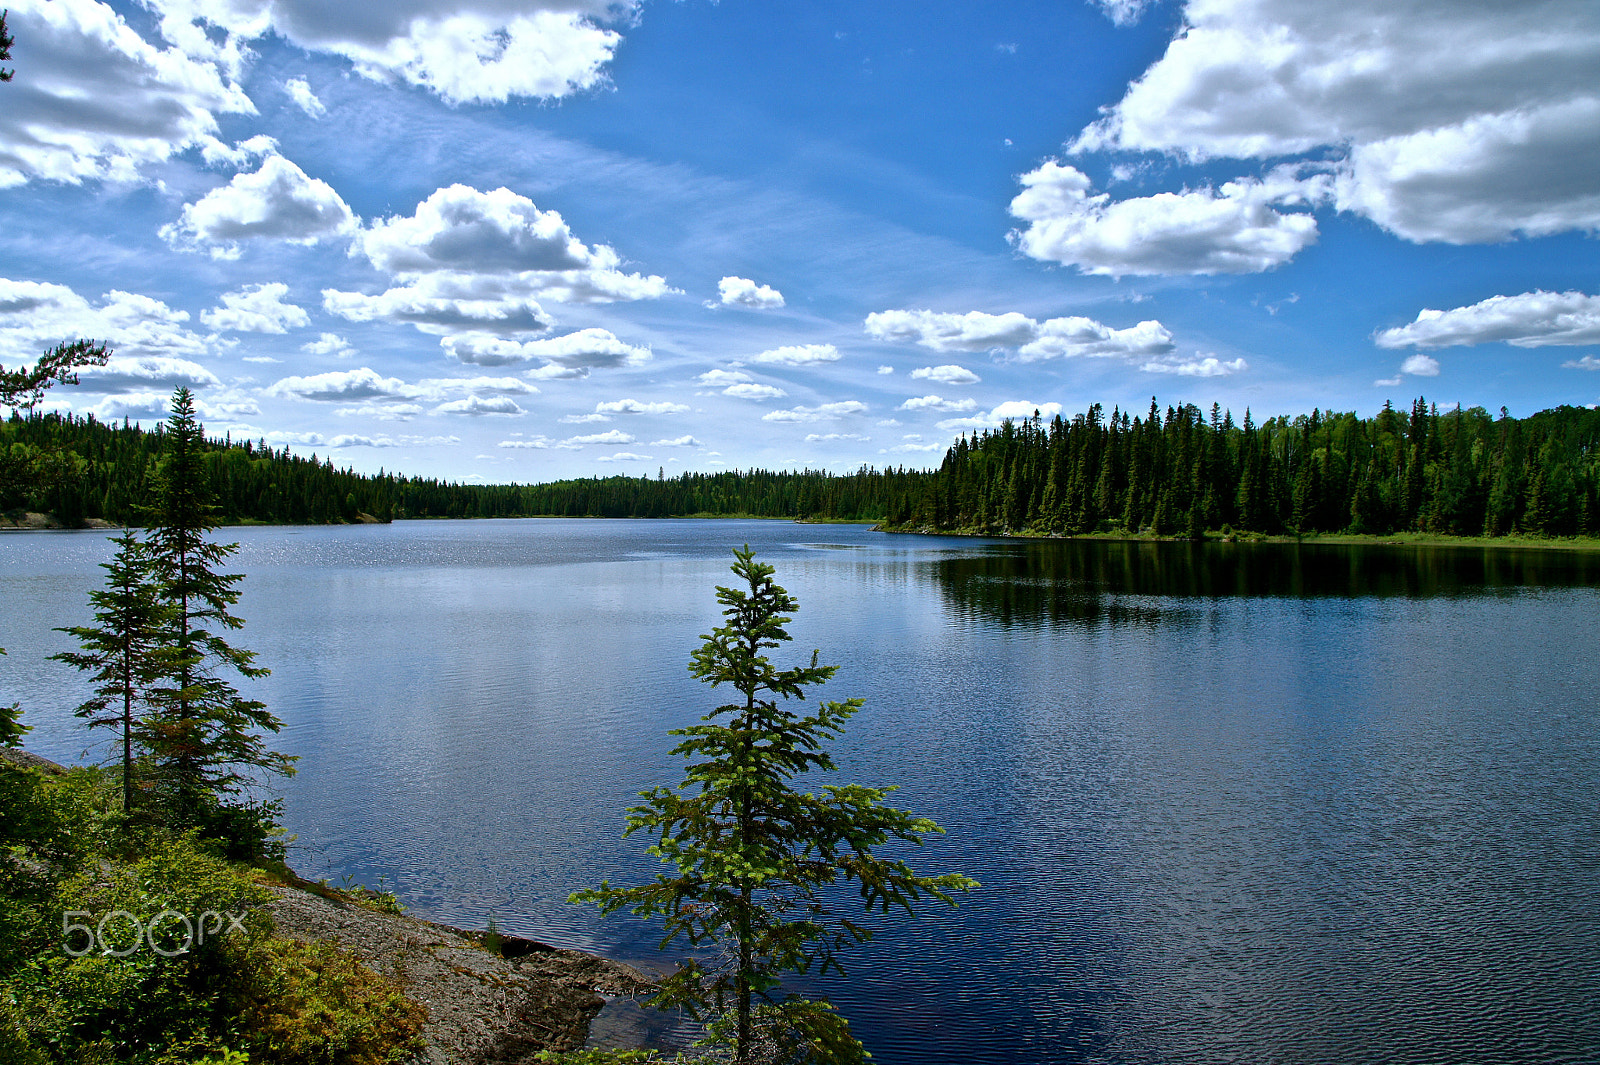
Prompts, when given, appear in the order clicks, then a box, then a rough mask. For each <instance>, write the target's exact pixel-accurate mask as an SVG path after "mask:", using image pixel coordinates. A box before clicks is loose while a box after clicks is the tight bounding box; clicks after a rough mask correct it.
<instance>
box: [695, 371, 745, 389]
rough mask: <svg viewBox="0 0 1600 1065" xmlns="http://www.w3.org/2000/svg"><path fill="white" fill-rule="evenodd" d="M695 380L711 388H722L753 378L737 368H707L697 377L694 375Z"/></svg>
mask: <svg viewBox="0 0 1600 1065" xmlns="http://www.w3.org/2000/svg"><path fill="white" fill-rule="evenodd" d="M695 380H696V381H698V382H699V383H700V384H703V385H707V386H709V387H711V388H723V387H725V386H727V385H740V384H744V383H745V382H747V381H752V380H754V378H752V377H751V376H750V375H749V374H747V373H742V372H740V371H738V370H707V371H706V372H705V373H703V374H701V375H700V376H699V377H696V378H695Z"/></svg>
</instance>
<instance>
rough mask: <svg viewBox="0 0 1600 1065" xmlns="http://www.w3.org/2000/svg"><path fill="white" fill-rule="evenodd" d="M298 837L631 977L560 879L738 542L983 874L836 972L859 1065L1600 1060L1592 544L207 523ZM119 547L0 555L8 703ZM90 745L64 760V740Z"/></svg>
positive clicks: (617, 844)
mask: <svg viewBox="0 0 1600 1065" xmlns="http://www.w3.org/2000/svg"><path fill="white" fill-rule="evenodd" d="M225 535H226V536H227V538H229V539H237V540H238V541H239V542H240V544H241V548H240V551H239V553H238V555H237V556H235V558H236V562H237V565H236V567H235V569H236V570H237V571H238V572H243V573H246V574H248V578H247V580H246V581H245V584H244V597H243V599H242V601H241V602H240V604H239V608H238V612H239V614H240V615H241V616H242V617H244V618H246V619H247V620H248V625H247V626H246V628H245V629H244V630H243V631H242V633H241V634H240V636H239V639H238V642H239V643H240V644H241V645H242V646H246V647H249V648H252V649H254V650H256V651H258V652H259V653H260V661H261V663H262V664H264V665H267V666H269V667H271V669H272V670H273V673H272V676H271V677H270V678H268V679H266V680H265V681H263V682H261V683H259V684H258V685H254V686H252V689H251V693H252V694H254V695H256V696H257V697H259V698H262V699H264V700H266V701H267V702H268V704H269V705H270V706H271V707H272V709H273V710H274V711H275V712H276V713H277V714H278V715H279V716H280V717H281V718H282V719H283V721H284V722H285V728H284V731H283V733H282V734H281V735H280V736H279V737H278V740H279V742H278V747H279V748H280V749H282V750H285V751H288V752H291V753H296V754H299V755H300V774H299V775H298V776H297V777H295V778H294V779H293V780H291V781H289V782H287V784H286V785H285V786H284V788H283V794H284V796H285V798H286V801H287V811H286V812H287V818H286V819H287V823H288V827H289V829H290V830H291V831H293V832H295V833H297V834H298V837H299V839H298V842H297V843H296V845H295V847H294V850H293V852H292V856H291V861H292V863H293V864H295V865H296V866H297V867H298V868H299V869H300V871H301V872H302V873H304V874H305V875H309V876H313V877H319V876H321V877H328V878H329V879H331V880H333V881H334V882H335V883H337V882H338V881H339V880H340V879H341V878H342V877H344V876H346V875H349V876H352V877H353V878H354V879H356V880H358V881H360V882H363V883H366V884H369V885H371V884H376V883H378V882H379V881H380V880H382V881H383V882H385V883H387V884H388V885H390V886H392V887H393V888H395V889H396V890H397V891H398V893H399V895H400V897H401V899H402V900H403V901H404V902H405V903H406V904H407V905H408V906H409V907H410V908H411V909H412V910H413V911H415V912H418V913H420V914H422V915H424V916H431V917H435V918H437V919H440V920H444V921H447V922H450V923H453V924H460V925H469V926H479V927H481V926H482V925H483V923H484V922H485V921H486V920H487V919H488V918H489V917H490V916H491V915H493V916H494V917H495V919H496V920H497V922H498V923H499V925H500V927H501V928H502V929H504V930H506V931H511V932H515V933H518V934H521V935H525V936H529V937H532V938H536V939H540V940H544V941H546V942H550V943H556V944H560V945H563V946H572V947H579V948H583V949H589V950H595V951H598V952H601V953H607V954H611V955H614V956H618V957H624V958H631V959H645V958H648V957H649V956H650V953H651V952H652V950H653V948H654V938H653V936H652V932H653V930H654V929H653V926H649V925H646V924H644V923H643V922H640V921H637V920H634V919H629V918H620V917H619V918H614V919H608V920H603V921H602V920H600V919H599V918H597V917H596V916H595V915H594V914H593V912H592V911H587V910H583V909H580V908H577V907H573V906H569V905H568V904H567V903H566V902H565V899H566V896H567V894H568V893H569V892H571V891H574V890H576V889H579V888H582V887H587V886H590V885H593V884H596V883H598V882H599V881H600V879H601V878H602V877H610V878H611V879H612V880H613V882H620V883H638V882H640V881H642V880H644V879H645V878H647V877H650V876H653V875H654V872H655V868H656V866H655V863H654V860H653V859H651V858H649V857H648V856H647V855H645V854H644V853H643V850H644V847H645V846H646V844H647V841H644V840H630V841H624V840H622V839H621V838H620V832H621V829H622V826H623V810H624V808H625V807H626V806H628V805H629V804H630V802H631V800H632V799H633V796H634V793H635V792H637V791H639V790H640V789H641V788H645V787H649V786H652V785H655V784H668V783H675V782H676V781H677V780H678V779H679V772H680V766H679V764H678V763H676V762H675V761H674V760H673V759H671V758H669V757H668V755H667V751H668V749H669V748H670V747H671V746H672V742H673V741H672V739H671V738H670V737H668V736H667V735H666V730H667V729H669V728H677V727H682V726H684V725H687V724H690V723H691V722H693V721H694V720H695V719H696V718H697V717H699V715H701V714H702V713H704V712H706V710H708V709H709V708H711V707H712V706H714V705H715V704H716V703H717V702H720V701H721V699H720V698H716V697H715V696H713V693H712V692H711V691H710V690H709V689H708V688H706V687H705V686H703V685H701V684H698V683H696V682H694V681H693V680H692V679H691V678H690V677H689V676H688V674H687V671H686V668H685V667H686V663H687V661H688V656H689V652H690V650H691V649H692V648H693V647H695V646H696V645H697V643H698V642H699V641H698V634H700V633H704V632H707V631H709V629H710V627H711V626H712V625H713V624H715V623H716V622H717V620H718V615H717V608H716V603H715V600H714V592H713V586H714V585H715V584H718V583H727V581H728V580H729V579H731V575H730V574H729V573H728V572H727V569H726V567H727V564H728V563H729V562H730V561H731V556H730V555H729V549H730V548H731V547H733V546H736V545H738V544H741V543H744V542H747V541H748V542H749V543H750V544H751V545H752V546H754V547H755V548H756V549H757V552H758V557H760V558H762V559H763V560H765V561H767V562H770V563H772V564H774V565H776V566H777V568H778V580H779V582H780V583H781V584H783V585H785V586H786V587H787V588H788V589H789V590H790V591H791V592H793V593H794V594H795V595H797V596H798V597H799V599H800V604H801V610H800V613H799V615H798V616H797V617H796V620H795V622H794V624H793V625H792V626H791V632H792V633H793V634H794V636H795V637H796V639H795V643H794V644H793V645H792V647H793V649H794V653H793V655H792V656H791V657H794V658H798V657H799V656H800V655H801V654H803V653H806V654H808V653H809V651H810V649H811V648H813V647H817V648H821V650H822V658H823V661H824V662H831V663H836V664H838V665H839V667H840V669H839V673H838V675H837V677H836V678H835V679H834V681H833V682H832V683H831V684H830V685H829V686H828V688H827V690H826V696H827V697H830V698H845V697H848V696H861V697H864V698H865V699H866V702H867V706H866V709H865V710H864V711H862V712H861V713H860V714H859V715H858V716H857V717H856V718H855V720H854V722H853V724H852V727H851V728H850V730H849V732H848V733H847V734H846V735H845V737H844V738H843V739H842V740H841V742H840V744H839V746H838V749H837V761H838V763H839V766H840V774H839V775H840V776H841V777H844V778H847V779H849V780H852V781H858V782H860V783H866V784H889V783H897V784H900V785H901V789H900V790H899V791H898V792H896V793H895V796H894V798H895V801H896V803H897V805H901V806H904V807H907V808H910V809H912V810H915V811H917V812H919V813H922V814H926V815H928V816H931V817H933V818H934V819H935V820H937V821H938V822H939V823H940V824H941V825H943V826H944V827H945V828H946V829H947V830H948V833H949V834H948V835H947V836H944V837H938V838H936V839H935V840H933V841H932V842H931V843H930V844H929V845H928V846H926V847H924V848H922V849H921V851H920V852H918V853H917V854H916V856H915V861H916V863H917V864H918V866H919V868H920V869H921V870H923V871H927V872H947V871H959V872H964V873H966V874H968V875H971V876H974V877H976V878H977V879H979V880H980V881H982V882H983V887H982V889H981V890H979V891H977V892H975V893H973V894H972V895H971V896H970V897H969V898H968V899H967V900H966V901H965V902H964V903H963V904H962V906H961V907H960V908H959V909H957V910H953V911H951V910H945V909H943V908H939V909H934V908H927V909H926V910H925V911H924V912H923V914H922V916H921V917H920V919H919V920H916V921H906V920H898V921H894V920H887V921H884V922H883V923H882V931H881V932H880V934H879V935H878V937H877V938H876V939H874V940H873V942H871V943H870V944H867V945H866V946H864V947H862V948H859V949H858V950H857V951H856V952H855V953H854V955H853V957H851V958H847V960H846V965H847V968H848V970H849V973H850V978H849V979H848V980H844V981H841V980H837V979H830V980H828V981H825V982H823V983H821V984H817V985H811V987H810V988H809V990H813V991H824V992H826V993H828V994H830V995H831V996H832V997H833V999H834V1000H835V1002H836V1003H837V1004H838V1005H839V1006H840V1007H841V1009H842V1011H843V1012H844V1013H845V1014H846V1015H847V1016H848V1017H849V1018H850V1019H851V1022H852V1026H853V1028H854V1029H855V1031H856V1033H857V1035H858V1036H859V1037H861V1038H862V1039H863V1040H865V1041H866V1043H867V1045H868V1048H869V1049H870V1050H871V1051H872V1053H873V1055H874V1059H875V1060H876V1061H878V1062H881V1063H884V1065H910V1063H913V1062H915V1063H930V1065H936V1063H956V1062H960V1063H963V1065H973V1063H977V1065H987V1063H996V1065H998V1063H1002V1062H1005V1063H1009V1062H1041V1063H1066V1062H1130V1063H1132V1062H1138V1063H1144V1062H1150V1063H1156V1062H1195V1063H1207V1065H1209V1063H1217V1062H1245V1063H1266V1062H1319V1063H1343V1062H1440V1063H1456V1062H1496V1063H1500V1062H1509V1061H1517V1062H1568V1061H1573V1062H1576V1061H1587V1062H1593V1061H1596V1060H1600V886H1597V885H1600V725H1597V723H1596V722H1597V712H1596V711H1597V709H1600V707H1597V696H1600V654H1597V649H1600V558H1595V557H1584V556H1580V555H1572V554H1561V553H1556V552H1498V551H1495V552H1487V551H1480V550H1476V549H1462V548H1455V549H1431V550H1430V549H1417V548H1377V547H1369V548H1362V549H1352V548H1337V547H1316V548H1312V547H1305V548H1299V549H1296V548H1295V547H1294V546H1292V545H1282V546H1267V545H1221V544H1218V545H1207V546H1204V547H1199V546H1191V545H1186V544H1161V545H1155V544H1144V545H1134V544H1105V543H1081V542H1080V543H1002V542H995V541H975V540H956V539H945V538H934V537H910V536H885V535H882V534H877V533H873V532H870V531H868V530H867V529H865V528H863V527H855V526H798V525H792V524H787V523H778V522H690V521H678V522H622V521H612V522H602V521H525V522H470V523H469V522H452V523H445V522H433V523H421V522H412V523H400V524H396V525H392V526H371V527H354V528H273V529H241V530H227V531H225ZM108 556H109V550H108V548H107V545H106V540H105V537H104V536H103V535H101V534H91V533H60V534H9V535H4V536H0V610H3V614H0V645H3V646H5V647H7V648H8V650H9V651H10V656H9V657H8V658H5V659H0V698H3V699H4V700H5V701H6V702H10V701H11V700H12V699H21V700H22V701H23V703H24V705H25V706H26V708H27V717H26V718H25V720H28V721H31V722H32V723H33V724H34V725H35V726H36V729H35V732H34V733H33V735H32V736H31V737H30V741H31V742H30V746H31V747H32V748H33V749H35V750H38V751H39V752H40V753H43V754H46V755H49V756H52V757H56V758H58V759H64V760H71V759H74V758H76V757H78V756H79V754H80V752H82V751H83V750H84V747H85V735H84V733H83V732H82V731H80V730H79V729H77V728H76V727H75V722H74V719H73V718H72V717H71V714H70V707H71V706H72V705H74V704H75V703H76V702H77V701H78V700H79V699H80V698H82V695H81V694H80V692H81V690H82V689H81V685H80V684H79V682H78V680H77V677H76V675H75V674H73V673H72V672H71V671H70V670H67V669H66V668H65V667H62V666H59V665H57V664H54V663H49V662H46V661H43V656H44V655H46V654H49V653H51V652H53V651H57V650H62V649H66V648H67V647H68V643H67V642H66V640H65V638H64V637H62V636H61V635H60V634H58V633H53V632H50V631H49V629H50V627H51V626H56V625H70V624H81V623H84V622H85V621H86V620H87V619H88V606H87V599H86V592H87V590H88V589H89V587H91V586H92V585H96V584H98V582H99V579H100V575H101V571H100V570H98V569H96V565H97V563H99V562H101V561H103V560H105V558H107V557H108ZM93 756H94V755H93V752H91V757H93Z"/></svg>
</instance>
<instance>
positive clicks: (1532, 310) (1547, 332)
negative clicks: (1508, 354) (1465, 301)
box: [1374, 289, 1600, 351]
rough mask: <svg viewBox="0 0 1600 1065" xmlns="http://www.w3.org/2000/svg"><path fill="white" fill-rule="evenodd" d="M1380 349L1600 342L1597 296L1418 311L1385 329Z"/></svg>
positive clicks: (1495, 300) (1538, 297) (1533, 295)
mask: <svg viewBox="0 0 1600 1065" xmlns="http://www.w3.org/2000/svg"><path fill="white" fill-rule="evenodd" d="M1374 339H1375V342H1376V343H1377V345H1378V347H1380V348H1404V347H1416V348H1421V349H1424V350H1430V351H1431V350H1433V349H1436V348H1448V347H1455V346H1457V345H1472V344H1490V343H1497V342H1498V343H1505V344H1511V345H1513V346H1515V347H1519V348H1542V347H1551V346H1566V345H1574V344H1595V343H1600V296H1589V295H1586V294H1584V293H1582V292H1576V291H1573V292H1545V291H1543V290H1542V289H1541V290H1539V291H1536V292H1524V293H1522V294H1521V295H1520V296H1491V297H1489V298H1488V299H1486V300H1482V301H1480V302H1478V303H1474V304H1472V305H1471V306H1468V307H1455V308H1452V309H1451V310H1448V311H1436V310H1424V311H1421V312H1419V313H1418V314H1417V319H1416V321H1414V322H1412V323H1411V324H1410V325H1405V326H1400V327H1399V328H1396V329H1385V330H1384V331H1383V332H1381V333H1379V334H1378V335H1377V337H1376V338H1374Z"/></svg>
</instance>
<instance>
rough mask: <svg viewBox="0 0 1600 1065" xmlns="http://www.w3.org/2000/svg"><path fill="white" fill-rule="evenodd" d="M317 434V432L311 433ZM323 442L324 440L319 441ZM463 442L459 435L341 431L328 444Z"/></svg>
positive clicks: (447, 444) (436, 444)
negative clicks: (366, 434) (370, 433)
mask: <svg viewBox="0 0 1600 1065" xmlns="http://www.w3.org/2000/svg"><path fill="white" fill-rule="evenodd" d="M310 435H313V436H314V435H317V434H310ZM317 443H319V444H321V443H322V441H317ZM460 443H461V438H460V437H459V436H386V435H384V434H382V433H380V434H378V435H377V436H364V435H359V434H355V433H341V434H340V435H338V436H335V437H333V438H332V439H330V440H328V441H326V446H327V447H331V448H344V447H455V446H456V445H458V444H460Z"/></svg>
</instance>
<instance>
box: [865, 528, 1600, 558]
mask: <svg viewBox="0 0 1600 1065" xmlns="http://www.w3.org/2000/svg"><path fill="white" fill-rule="evenodd" d="M873 530H874V531H875V532H881V533H887V534H889V535H897V536H956V537H961V538H963V539H972V540H1019V541H1050V542H1057V541H1068V540H1089V541H1098V542H1101V543H1129V544H1233V545H1250V544H1294V545H1296V546H1333V547H1450V548H1465V547H1477V548H1489V549H1494V550H1519V551H1566V552H1586V551H1595V552H1600V537H1582V536H1579V537H1564V538H1552V537H1538V536H1522V535H1509V536H1452V535H1449V534H1447V533H1424V532H1400V533H1387V534H1385V535H1382V536H1376V535H1370V534H1367V533H1307V534H1306V535H1304V536H1294V535H1292V534H1282V533H1276V534H1270V535H1269V534H1267V533H1235V534H1234V535H1232V536H1222V535H1219V534H1207V535H1206V536H1205V537H1203V538H1201V539H1199V540H1192V539H1190V538H1188V537H1186V536H1154V535H1150V534H1140V533H1127V532H1105V533H1027V532H1003V533H987V532H973V531H971V530H965V529H963V530H946V529H932V528H927V527H923V528H915V529H908V528H888V527H885V526H883V525H876V526H874V527H873Z"/></svg>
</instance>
